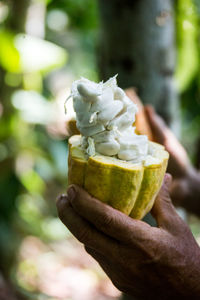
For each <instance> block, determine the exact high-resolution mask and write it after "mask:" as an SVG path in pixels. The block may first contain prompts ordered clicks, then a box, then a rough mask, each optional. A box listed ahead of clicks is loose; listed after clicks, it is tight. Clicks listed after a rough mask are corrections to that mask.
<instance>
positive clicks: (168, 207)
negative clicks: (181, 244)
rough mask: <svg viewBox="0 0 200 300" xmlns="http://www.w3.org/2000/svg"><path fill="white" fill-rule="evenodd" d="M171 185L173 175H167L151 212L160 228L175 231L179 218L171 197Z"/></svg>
mask: <svg viewBox="0 0 200 300" xmlns="http://www.w3.org/2000/svg"><path fill="white" fill-rule="evenodd" d="M171 183H172V177H171V175H170V174H165V177H164V181H163V185H162V187H161V189H160V192H159V194H158V196H157V197H156V200H155V203H154V206H153V208H152V210H151V213H152V215H153V217H154V218H155V219H156V222H157V224H158V227H161V228H165V229H167V230H169V231H171V229H173V226H174V224H175V222H176V219H177V216H178V214H177V213H176V210H175V208H174V206H173V204H172V201H171V198H170V195H169V190H170V186H171Z"/></svg>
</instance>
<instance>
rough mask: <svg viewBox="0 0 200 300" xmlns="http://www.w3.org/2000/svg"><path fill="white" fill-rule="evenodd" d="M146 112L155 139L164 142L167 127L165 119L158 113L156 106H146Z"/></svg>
mask: <svg viewBox="0 0 200 300" xmlns="http://www.w3.org/2000/svg"><path fill="white" fill-rule="evenodd" d="M145 114H146V116H147V119H148V122H149V125H150V127H151V130H152V132H153V135H154V139H155V141H156V142H158V143H160V144H164V143H165V139H166V129H167V126H166V125H165V123H164V121H163V120H162V119H161V118H160V117H159V116H158V115H157V114H156V112H155V110H154V108H153V107H152V106H150V105H147V106H145Z"/></svg>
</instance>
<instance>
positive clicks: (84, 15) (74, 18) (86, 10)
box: [48, 0, 98, 30]
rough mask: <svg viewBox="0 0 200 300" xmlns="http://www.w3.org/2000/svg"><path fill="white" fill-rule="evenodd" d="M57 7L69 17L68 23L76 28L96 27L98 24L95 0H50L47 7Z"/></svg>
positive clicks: (87, 28)
mask: <svg viewBox="0 0 200 300" xmlns="http://www.w3.org/2000/svg"><path fill="white" fill-rule="evenodd" d="M54 8H59V9H61V10H63V11H65V12H66V13H67V14H68V15H69V17H70V24H71V26H72V27H74V28H76V29H78V30H91V29H96V28H97V25H98V17H97V11H98V10H97V1H96V0H76V1H74V0H68V1H66V0H60V1H56V0H51V1H50V3H49V5H48V9H54Z"/></svg>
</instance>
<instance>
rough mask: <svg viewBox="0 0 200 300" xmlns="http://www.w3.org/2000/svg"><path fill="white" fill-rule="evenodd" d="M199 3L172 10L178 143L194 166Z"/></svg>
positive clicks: (198, 124) (183, 2)
mask: <svg viewBox="0 0 200 300" xmlns="http://www.w3.org/2000/svg"><path fill="white" fill-rule="evenodd" d="M199 5H200V4H199V1H196V0H178V1H177V7H176V14H177V15H176V24H177V47H178V48H177V50H178V51H177V56H178V65H177V70H176V79H177V82H178V88H179V92H180V96H181V108H182V120H183V122H182V125H183V126H182V133H183V134H182V135H183V138H182V142H183V144H184V145H185V147H186V149H187V150H188V153H189V154H190V156H191V158H192V159H193V161H194V162H195V159H196V158H195V153H196V140H197V138H198V137H199V132H200V117H199V116H200V100H199V99H200V81H199V78H200V77H199V75H200V71H199V70H200V59H199V58H200V45H199V29H200V22H199V20H200V14H199V13H200V10H199Z"/></svg>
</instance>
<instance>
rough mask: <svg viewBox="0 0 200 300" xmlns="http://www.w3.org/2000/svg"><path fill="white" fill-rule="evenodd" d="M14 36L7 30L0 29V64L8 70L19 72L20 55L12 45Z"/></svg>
mask: <svg viewBox="0 0 200 300" xmlns="http://www.w3.org/2000/svg"><path fill="white" fill-rule="evenodd" d="M14 37H15V36H14V34H12V33H11V32H10V31H8V30H1V31H0V65H1V67H2V68H3V69H5V70H6V71H8V72H12V73H19V72H20V71H21V68H20V55H19V52H18V50H17V49H16V47H15V45H14Z"/></svg>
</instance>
